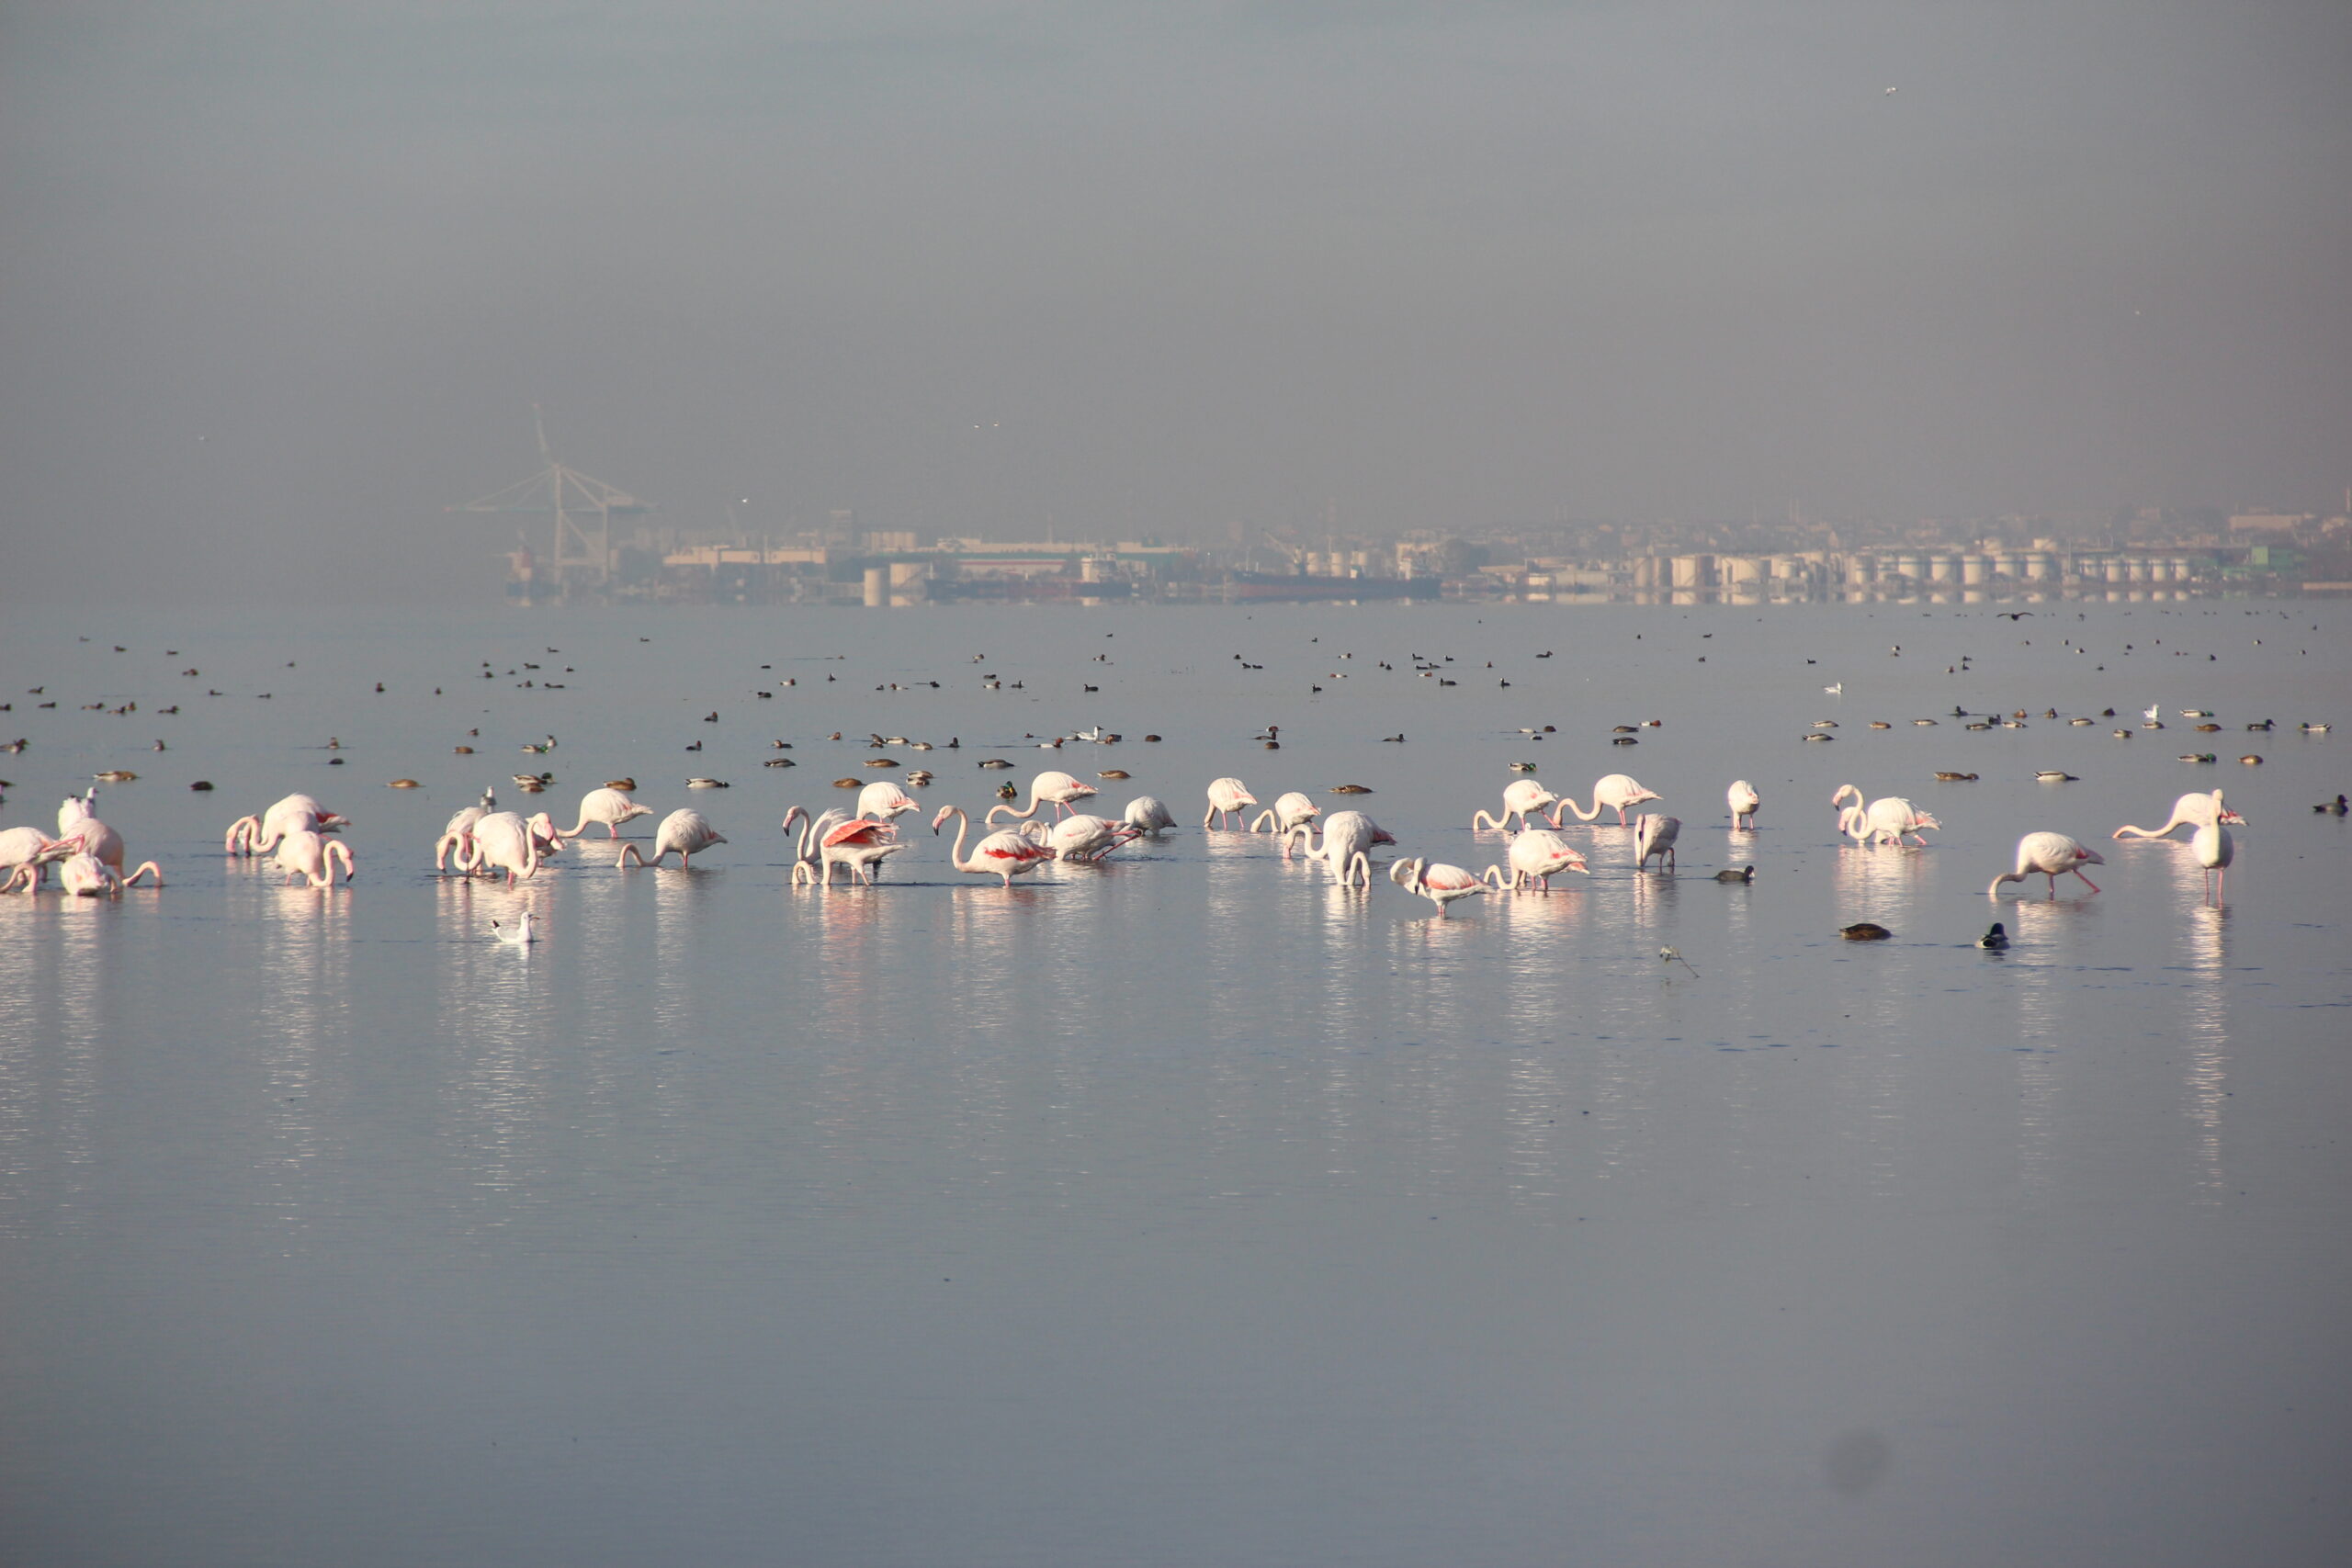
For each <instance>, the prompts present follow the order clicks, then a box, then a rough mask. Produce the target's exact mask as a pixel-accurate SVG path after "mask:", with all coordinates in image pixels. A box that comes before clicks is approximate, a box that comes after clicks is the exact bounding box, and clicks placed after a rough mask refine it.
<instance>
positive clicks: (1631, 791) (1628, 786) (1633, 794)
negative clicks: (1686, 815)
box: [1552, 773, 1666, 828]
mask: <svg viewBox="0 0 2352 1568" xmlns="http://www.w3.org/2000/svg"><path fill="white" fill-rule="evenodd" d="M1665 798H1666V796H1664V795H1660V794H1658V793H1657V791H1656V790H1654V789H1645V788H1644V787H1643V786H1642V785H1641V784H1639V783H1637V782H1635V780H1634V777H1633V776H1632V775H1631V774H1629V773H1610V774H1608V775H1606V776H1605V777H1602V778H1599V779H1596V780H1594V781H1593V785H1592V809H1591V810H1589V811H1587V810H1586V809H1585V808H1584V807H1581V806H1578V805H1577V803H1576V801H1575V800H1574V799H1572V798H1571V799H1564V800H1562V801H1561V802H1560V804H1559V805H1558V806H1556V807H1553V809H1552V826H1553V827H1555V828H1557V827H1558V826H1560V813H1562V812H1563V811H1573V812H1575V813H1576V814H1577V821H1579V822H1589V821H1591V820H1592V819H1593V818H1596V817H1598V816H1600V814H1601V813H1602V812H1603V811H1606V810H1608V809H1610V808H1611V807H1615V808H1616V811H1617V826H1619V827H1620V828H1623V826H1624V825H1625V807H1629V806H1639V805H1640V804H1641V803H1642V802H1644V801H1645V800H1664V799H1665Z"/></svg>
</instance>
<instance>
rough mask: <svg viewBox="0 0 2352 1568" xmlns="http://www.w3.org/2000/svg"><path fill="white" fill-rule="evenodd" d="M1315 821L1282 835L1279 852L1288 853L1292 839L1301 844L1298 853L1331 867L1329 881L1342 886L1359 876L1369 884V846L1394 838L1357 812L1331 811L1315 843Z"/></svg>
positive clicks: (1370, 854)
mask: <svg viewBox="0 0 2352 1568" xmlns="http://www.w3.org/2000/svg"><path fill="white" fill-rule="evenodd" d="M1315 826H1316V825H1315V824H1314V823H1312V822H1302V823H1300V824H1299V825H1298V826H1297V827H1295V828H1293V829H1291V830H1290V831H1289V832H1288V833H1286V834H1284V835H1283V852H1284V853H1285V854H1287V853H1288V852H1289V844H1290V842H1291V841H1292V840H1297V841H1299V842H1300V843H1301V844H1302V845H1303V846H1304V847H1303V849H1302V850H1301V853H1303V854H1304V855H1306V858H1307V859H1308V860H1319V861H1321V862H1322V863H1324V864H1326V865H1328V866H1329V867H1330V868H1331V877H1332V880H1333V881H1335V882H1337V883H1339V884H1340V886H1342V887H1351V886H1355V885H1356V882H1357V880H1358V878H1359V877H1361V878H1362V880H1363V886H1366V887H1370V886H1372V847H1373V846H1374V844H1393V843H1395V842H1396V841H1397V840H1396V839H1395V838H1394V837H1393V836H1392V835H1391V834H1390V833H1389V832H1388V830H1387V829H1385V828H1383V827H1381V825H1380V824H1379V823H1377V822H1374V820H1373V819H1372V818H1369V817H1367V816H1365V815H1364V814H1363V812H1361V811H1334V812H1333V813H1331V815H1330V816H1329V817H1327V818H1324V819H1323V842H1322V844H1321V846H1320V847H1317V844H1316V842H1315Z"/></svg>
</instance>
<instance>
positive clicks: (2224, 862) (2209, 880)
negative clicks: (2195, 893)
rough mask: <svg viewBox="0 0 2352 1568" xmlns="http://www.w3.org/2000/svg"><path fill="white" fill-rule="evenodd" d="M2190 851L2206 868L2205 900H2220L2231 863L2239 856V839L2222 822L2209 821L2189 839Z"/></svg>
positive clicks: (2227, 879) (2210, 901)
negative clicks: (2232, 835) (2231, 834)
mask: <svg viewBox="0 0 2352 1568" xmlns="http://www.w3.org/2000/svg"><path fill="white" fill-rule="evenodd" d="M2188 852H2189V853H2191V854H2193V855H2195V856H2196V857H2197V863H2198V864H2199V865H2201V866H2203V867H2204V868H2205V902H2207V903H2208V904H2211V903H2214V902H2216V901H2218V900H2219V899H2221V898H2222V896H2223V893H2222V890H2223V888H2224V887H2225V886H2227V885H2228V882H2229V879H2230V863H2231V862H2232V861H2233V860H2235V859H2237V858H2238V841H2237V840H2235V839H2234V838H2233V837H2231V836H2230V830H2229V829H2227V828H2224V827H2222V825H2221V823H2219V822H2208V823H2206V824H2205V826H2203V827H2202V828H2199V829H2197V834H2196V837H2194V838H2192V839H2190V840H2188Z"/></svg>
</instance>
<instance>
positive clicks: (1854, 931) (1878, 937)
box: [1838, 920, 1894, 942]
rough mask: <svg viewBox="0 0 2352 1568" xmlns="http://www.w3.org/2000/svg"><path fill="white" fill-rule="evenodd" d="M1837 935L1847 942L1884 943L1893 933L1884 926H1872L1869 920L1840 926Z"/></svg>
mask: <svg viewBox="0 0 2352 1568" xmlns="http://www.w3.org/2000/svg"><path fill="white" fill-rule="evenodd" d="M1838 935H1839V936H1842V937H1844V938H1845V939H1846V940H1847V941H1848V942H1884V941H1885V940H1886V939H1887V938H1888V937H1891V936H1893V935H1894V932H1893V931H1888V930H1887V929H1886V928H1885V927H1884V926H1881V925H1873V924H1872V923H1871V922H1870V921H1869V920H1863V921H1861V922H1860V923H1859V924H1856V925H1850V926H1840V927H1839V928H1838Z"/></svg>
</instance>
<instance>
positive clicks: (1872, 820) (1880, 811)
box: [1829, 784, 1943, 849]
mask: <svg viewBox="0 0 2352 1568" xmlns="http://www.w3.org/2000/svg"><path fill="white" fill-rule="evenodd" d="M1848 795H1851V796H1852V797H1853V804H1852V805H1851V806H1846V807H1844V808H1843V809H1842V810H1840V811H1839V812H1838V830H1839V831H1841V832H1843V833H1845V834H1847V835H1848V836H1849V837H1850V838H1852V839H1854V840H1856V841H1857V842H1860V843H1868V844H1877V843H1881V842H1885V841H1892V842H1893V843H1894V845H1895V846H1896V847H1897V848H1901V847H1902V844H1903V838H1904V835H1905V834H1906V833H1908V834H1910V835H1912V836H1913V837H1915V838H1917V839H1918V840H1919V847H1920V848H1921V849H1925V848H1927V845H1928V840H1927V837H1926V835H1924V834H1923V833H1921V832H1920V829H1923V828H1934V829H1938V830H1939V831H1940V830H1941V829H1942V828H1943V824H1942V823H1940V822H1939V821H1937V820H1936V819H1935V818H1933V817H1931V816H1929V815H1928V813H1927V812H1924V811H1922V810H1920V809H1919V808H1918V807H1916V806H1914V805H1912V804H1911V803H1910V802H1909V801H1907V800H1905V799H1904V798H1903V797H1902V796H1901V795H1882V796H1880V797H1879V798H1878V799H1876V800H1873V801H1871V803H1870V805H1869V806H1868V807H1864V806H1863V805H1862V792H1861V791H1860V790H1859V789H1856V788H1855V787H1854V786H1853V785H1852V784H1839V785H1838V793H1837V794H1836V795H1831V796H1830V797H1829V804H1830V805H1832V806H1840V805H1842V804H1843V802H1844V801H1845V800H1846V797H1847V796H1848Z"/></svg>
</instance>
